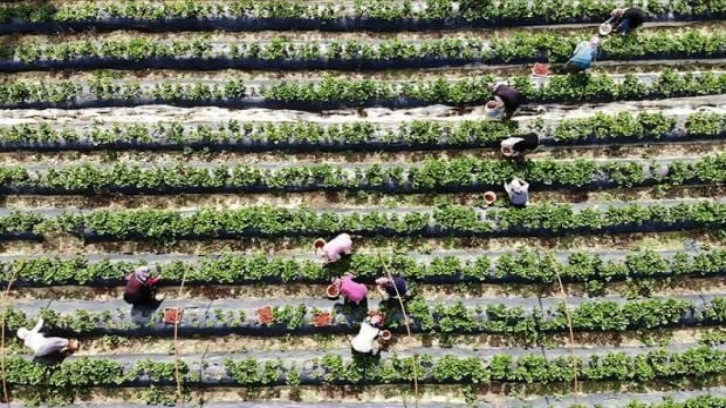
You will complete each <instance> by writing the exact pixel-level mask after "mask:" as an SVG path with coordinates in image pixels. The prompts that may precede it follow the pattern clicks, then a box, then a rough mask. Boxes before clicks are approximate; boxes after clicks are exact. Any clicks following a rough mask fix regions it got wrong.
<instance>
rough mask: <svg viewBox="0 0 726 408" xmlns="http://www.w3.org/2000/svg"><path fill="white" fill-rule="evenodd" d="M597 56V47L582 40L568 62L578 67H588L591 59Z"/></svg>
mask: <svg viewBox="0 0 726 408" xmlns="http://www.w3.org/2000/svg"><path fill="white" fill-rule="evenodd" d="M596 56H597V48H593V47H591V46H590V43H589V42H587V41H583V42H581V43H580V44H578V45H577V48H575V55H573V56H572V58H570V64H571V65H575V66H578V67H580V68H589V67H590V64H592V60H594V59H595V57H596Z"/></svg>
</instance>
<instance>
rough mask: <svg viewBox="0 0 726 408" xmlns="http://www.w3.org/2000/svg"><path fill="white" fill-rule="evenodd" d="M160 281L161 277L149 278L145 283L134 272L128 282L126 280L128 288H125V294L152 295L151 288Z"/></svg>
mask: <svg viewBox="0 0 726 408" xmlns="http://www.w3.org/2000/svg"><path fill="white" fill-rule="evenodd" d="M158 282H159V278H149V280H147V281H146V283H144V282H142V281H140V280H139V278H137V277H136V274H135V273H132V274H131V275H130V276H129V277H128V282H126V289H125V290H124V295H129V296H142V297H143V296H149V297H150V296H151V288H152V287H154V286H156V284H157V283H158Z"/></svg>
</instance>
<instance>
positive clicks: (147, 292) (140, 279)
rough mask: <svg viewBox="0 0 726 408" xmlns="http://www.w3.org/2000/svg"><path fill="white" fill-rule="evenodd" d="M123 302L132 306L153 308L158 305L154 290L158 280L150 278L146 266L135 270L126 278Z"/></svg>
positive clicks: (149, 272)
mask: <svg viewBox="0 0 726 408" xmlns="http://www.w3.org/2000/svg"><path fill="white" fill-rule="evenodd" d="M126 280H127V282H126V289H125V290H124V300H125V301H126V302H127V303H130V304H132V305H134V306H146V305H148V306H154V305H157V304H158V303H160V301H159V300H157V299H156V289H157V284H158V283H159V278H152V277H151V271H150V269H149V268H148V267H147V266H140V267H138V268H136V270H135V271H133V272H132V273H131V274H130V275H129V276H127V277H126Z"/></svg>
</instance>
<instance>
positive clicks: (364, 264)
mask: <svg viewBox="0 0 726 408" xmlns="http://www.w3.org/2000/svg"><path fill="white" fill-rule="evenodd" d="M145 264H146V262H145V261H138V262H122V261H118V262H116V261H111V260H109V259H104V260H102V261H99V262H89V261H88V259H87V258H84V257H82V256H76V257H73V258H70V259H61V258H58V257H53V256H43V257H39V258H27V259H26V258H22V259H18V260H14V261H11V262H5V263H0V273H1V274H2V279H1V281H2V282H3V283H5V284H6V285H7V283H8V282H7V280H8V279H9V277H10V276H12V275H13V274H15V276H16V281H15V282H14V283H13V286H56V285H104V286H116V285H121V284H123V283H124V282H125V280H124V278H125V276H127V275H128V274H129V272H130V271H132V270H134V269H135V268H136V267H138V266H140V265H145ZM384 265H388V266H389V267H390V268H391V269H392V270H395V271H396V272H397V273H399V274H401V275H403V276H405V277H406V279H407V280H409V281H411V282H413V281H415V282H423V283H439V282H446V283H457V282H471V281H474V282H497V283H501V282H526V283H552V282H555V281H556V278H557V275H558V274H559V275H560V277H561V279H562V280H563V281H564V282H591V281H594V282H609V281H622V280H626V279H662V278H677V277H686V276H720V275H723V274H726V250H722V249H714V250H704V251H701V252H698V253H695V254H689V253H687V252H677V253H675V254H673V255H672V256H670V255H662V254H659V253H657V252H654V251H650V250H648V251H643V252H631V253H628V254H627V255H626V256H625V257H623V258H622V259H617V260H608V259H606V258H604V257H603V256H601V255H598V254H588V253H584V252H573V253H571V254H569V256H568V257H567V258H566V260H565V259H564V258H560V257H557V256H556V254H554V253H552V252H537V251H531V250H526V249H520V250H518V251H516V252H512V253H506V254H503V255H501V256H499V257H497V258H492V257H490V256H486V255H481V256H478V257H477V258H476V259H472V260H462V259H461V258H458V257H455V256H451V255H449V256H440V257H439V256H437V257H434V258H433V259H432V260H431V261H430V262H429V263H423V262H418V261H417V259H416V258H415V257H413V256H408V255H399V254H397V255H380V256H375V255H365V254H354V255H352V256H351V258H350V260H349V261H347V260H345V261H343V262H341V263H340V264H330V265H328V266H326V267H325V268H321V267H320V264H319V263H318V262H315V261H312V260H295V259H286V258H270V257H268V256H266V255H264V254H254V255H235V254H222V255H220V256H218V257H210V258H200V259H199V260H198V261H197V262H183V261H179V260H175V261H172V262H169V263H159V264H156V265H154V269H155V275H156V276H160V277H161V278H162V284H166V285H176V284H178V283H179V282H180V281H181V278H182V276H184V277H185V283H186V284H187V285H194V284H248V283H257V282H268V283H278V282H311V283H313V282H314V283H326V282H329V281H330V278H331V277H333V276H336V275H340V273H342V272H343V271H344V270H345V271H347V270H350V271H352V272H353V273H355V275H356V279H357V280H359V281H361V282H366V283H373V281H374V280H375V279H376V278H378V277H380V276H382V275H384V274H385V267H384Z"/></svg>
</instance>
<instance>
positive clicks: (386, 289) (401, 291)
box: [376, 276, 407, 299]
mask: <svg viewBox="0 0 726 408" xmlns="http://www.w3.org/2000/svg"><path fill="white" fill-rule="evenodd" d="M376 288H377V289H378V293H380V294H381V296H382V297H383V299H392V298H395V297H396V296H398V295H400V296H401V298H405V297H406V293H407V292H406V289H407V288H406V280H405V279H403V278H402V277H400V276H396V277H395V278H393V281H391V280H390V279H389V278H387V277H385V276H384V277H382V278H378V279H376Z"/></svg>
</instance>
